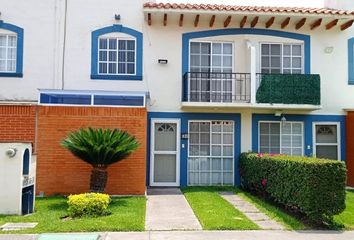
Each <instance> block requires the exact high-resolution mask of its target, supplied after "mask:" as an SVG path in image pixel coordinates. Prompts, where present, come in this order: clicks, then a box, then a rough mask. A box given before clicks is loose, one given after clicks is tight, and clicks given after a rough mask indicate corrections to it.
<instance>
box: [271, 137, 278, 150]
mask: <svg viewBox="0 0 354 240" xmlns="http://www.w3.org/2000/svg"><path fill="white" fill-rule="evenodd" d="M270 146H271V147H276V148H279V147H280V135H271V136H270Z"/></svg>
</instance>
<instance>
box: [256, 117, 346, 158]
mask: <svg viewBox="0 0 354 240" xmlns="http://www.w3.org/2000/svg"><path fill="white" fill-rule="evenodd" d="M284 116H285V117H286V120H287V121H301V122H304V135H305V141H304V152H305V155H306V156H311V155H312V154H313V149H312V148H313V146H312V145H313V136H312V135H313V134H312V124H313V122H339V123H340V136H341V143H340V145H341V158H342V160H345V159H346V156H345V153H346V151H345V148H346V144H345V138H346V137H345V116H344V115H293V114H285V115H284ZM259 121H280V117H276V116H274V114H253V115H252V151H254V152H258V137H259V136H258V122H259ZM308 145H309V146H311V149H307V146H308Z"/></svg>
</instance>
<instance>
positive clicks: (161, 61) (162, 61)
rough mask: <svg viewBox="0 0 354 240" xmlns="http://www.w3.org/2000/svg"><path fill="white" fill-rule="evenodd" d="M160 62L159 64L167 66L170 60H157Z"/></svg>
mask: <svg viewBox="0 0 354 240" xmlns="http://www.w3.org/2000/svg"><path fill="white" fill-rule="evenodd" d="M157 61H158V63H160V64H167V63H168V60H167V59H159V60H157Z"/></svg>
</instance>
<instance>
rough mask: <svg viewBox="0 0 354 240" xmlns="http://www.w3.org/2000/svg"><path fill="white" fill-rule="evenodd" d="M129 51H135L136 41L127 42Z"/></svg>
mask: <svg viewBox="0 0 354 240" xmlns="http://www.w3.org/2000/svg"><path fill="white" fill-rule="evenodd" d="M127 50H132V51H134V50H135V41H134V40H128V41H127Z"/></svg>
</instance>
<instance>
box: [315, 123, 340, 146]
mask: <svg viewBox="0 0 354 240" xmlns="http://www.w3.org/2000/svg"><path fill="white" fill-rule="evenodd" d="M316 142H317V143H337V125H316Z"/></svg>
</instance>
